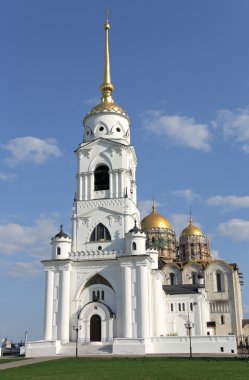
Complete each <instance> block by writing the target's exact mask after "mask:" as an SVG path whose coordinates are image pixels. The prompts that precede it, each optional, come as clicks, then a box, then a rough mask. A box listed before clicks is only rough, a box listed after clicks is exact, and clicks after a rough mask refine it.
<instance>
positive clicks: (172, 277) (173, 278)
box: [169, 272, 175, 285]
mask: <svg viewBox="0 0 249 380" xmlns="http://www.w3.org/2000/svg"><path fill="white" fill-rule="evenodd" d="M169 278H170V285H174V283H175V273H172V272H171V273H170V274H169Z"/></svg>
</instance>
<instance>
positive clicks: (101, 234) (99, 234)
mask: <svg viewBox="0 0 249 380" xmlns="http://www.w3.org/2000/svg"><path fill="white" fill-rule="evenodd" d="M106 240H111V235H110V232H109V231H108V229H107V228H106V227H105V226H104V225H103V224H102V223H99V224H98V225H97V226H96V227H95V228H94V230H93V231H92V233H91V237H90V241H106Z"/></svg>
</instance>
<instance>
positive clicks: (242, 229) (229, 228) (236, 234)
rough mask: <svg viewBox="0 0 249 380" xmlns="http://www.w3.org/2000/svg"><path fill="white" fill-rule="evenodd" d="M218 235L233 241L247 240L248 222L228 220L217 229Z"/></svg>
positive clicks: (248, 237) (248, 232) (248, 236)
mask: <svg viewBox="0 0 249 380" xmlns="http://www.w3.org/2000/svg"><path fill="white" fill-rule="evenodd" d="M217 231H218V233H219V234H220V235H223V236H228V237H229V238H231V239H232V240H235V241H247V240H249V220H244V219H230V220H228V221H227V222H225V223H221V224H219V225H218V227H217Z"/></svg>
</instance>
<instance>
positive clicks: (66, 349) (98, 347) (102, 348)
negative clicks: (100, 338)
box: [58, 342, 112, 356]
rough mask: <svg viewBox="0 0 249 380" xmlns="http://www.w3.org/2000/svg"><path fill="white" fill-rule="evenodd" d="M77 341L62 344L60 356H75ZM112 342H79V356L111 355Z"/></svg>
mask: <svg viewBox="0 0 249 380" xmlns="http://www.w3.org/2000/svg"><path fill="white" fill-rule="evenodd" d="M75 354H76V343H75V342H70V343H67V344H64V345H62V346H61V349H60V351H59V353H58V355H60V356H75ZM111 354H112V344H110V343H85V344H80V343H79V344H78V356H99V355H111Z"/></svg>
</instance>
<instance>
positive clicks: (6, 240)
mask: <svg viewBox="0 0 249 380" xmlns="http://www.w3.org/2000/svg"><path fill="white" fill-rule="evenodd" d="M58 228H59V227H58V223H56V220H55V218H54V217H52V216H49V217H46V216H41V217H39V218H38V219H37V220H35V222H34V225H32V226H23V225H21V224H17V223H8V224H2V225H0V241H1V245H0V255H3V256H11V255H15V254H28V255H30V256H32V257H39V258H47V257H49V256H50V252H51V248H50V244H49V243H50V239H51V237H52V235H53V234H54V233H55V232H56V231H58Z"/></svg>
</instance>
